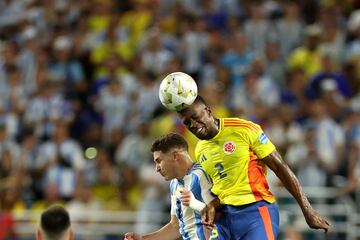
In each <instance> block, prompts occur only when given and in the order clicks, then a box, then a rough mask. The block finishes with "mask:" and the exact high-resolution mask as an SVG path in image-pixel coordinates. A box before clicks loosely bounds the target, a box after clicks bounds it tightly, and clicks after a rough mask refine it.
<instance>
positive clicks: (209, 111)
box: [205, 106, 211, 115]
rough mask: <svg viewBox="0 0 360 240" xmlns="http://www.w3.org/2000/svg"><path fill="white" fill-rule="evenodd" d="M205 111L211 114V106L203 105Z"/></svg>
mask: <svg viewBox="0 0 360 240" xmlns="http://www.w3.org/2000/svg"><path fill="white" fill-rule="evenodd" d="M205 111H206V112H207V114H209V115H211V108H210V107H209V106H205Z"/></svg>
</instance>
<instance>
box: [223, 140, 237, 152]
mask: <svg viewBox="0 0 360 240" xmlns="http://www.w3.org/2000/svg"><path fill="white" fill-rule="evenodd" d="M235 149H236V145H235V143H234V142H232V141H227V142H225V143H224V152H225V153H226V154H232V153H233V152H234V151H235Z"/></svg>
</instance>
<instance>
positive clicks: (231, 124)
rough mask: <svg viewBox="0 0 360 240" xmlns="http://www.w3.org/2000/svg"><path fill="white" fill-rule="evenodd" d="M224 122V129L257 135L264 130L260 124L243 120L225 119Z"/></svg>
mask: <svg viewBox="0 0 360 240" xmlns="http://www.w3.org/2000/svg"><path fill="white" fill-rule="evenodd" d="M222 121H223V128H224V129H227V128H234V129H237V130H249V131H253V132H257V133H260V132H262V129H261V127H260V126H259V125H258V124H256V123H254V122H252V121H249V120H245V119H242V118H223V119H222Z"/></svg>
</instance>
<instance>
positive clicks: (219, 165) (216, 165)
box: [215, 163, 227, 179]
mask: <svg viewBox="0 0 360 240" xmlns="http://www.w3.org/2000/svg"><path fill="white" fill-rule="evenodd" d="M215 168H217V170H218V174H219V176H220V179H221V178H224V177H226V176H227V174H226V173H223V171H224V166H223V165H222V164H221V163H217V164H215Z"/></svg>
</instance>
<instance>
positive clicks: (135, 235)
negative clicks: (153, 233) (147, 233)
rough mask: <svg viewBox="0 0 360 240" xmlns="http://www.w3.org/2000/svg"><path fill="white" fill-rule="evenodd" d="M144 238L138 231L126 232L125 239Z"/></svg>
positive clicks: (136, 239) (139, 239) (137, 239)
mask: <svg viewBox="0 0 360 240" xmlns="http://www.w3.org/2000/svg"><path fill="white" fill-rule="evenodd" d="M142 239H143V238H142V237H141V236H140V235H139V234H137V233H134V232H128V233H125V238H124V240H142Z"/></svg>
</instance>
